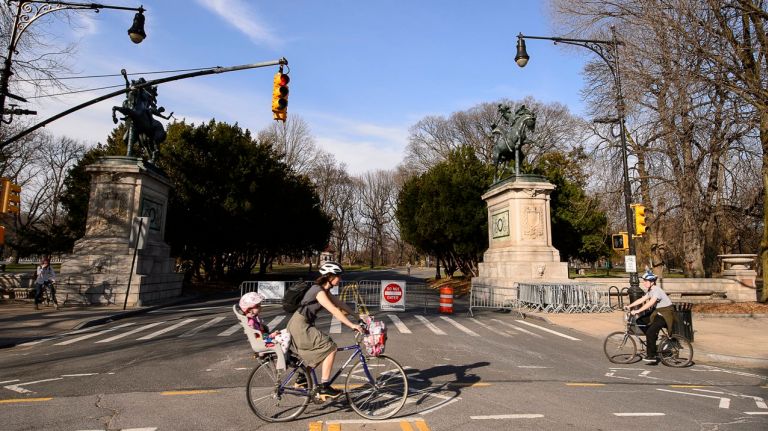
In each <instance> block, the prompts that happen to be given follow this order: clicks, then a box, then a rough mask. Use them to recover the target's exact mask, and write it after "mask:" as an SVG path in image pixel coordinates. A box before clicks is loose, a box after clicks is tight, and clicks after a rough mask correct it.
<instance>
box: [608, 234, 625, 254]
mask: <svg viewBox="0 0 768 431" xmlns="http://www.w3.org/2000/svg"><path fill="white" fill-rule="evenodd" d="M611 248H613V249H614V250H629V237H628V236H627V233H626V232H619V233H615V234H613V235H611Z"/></svg>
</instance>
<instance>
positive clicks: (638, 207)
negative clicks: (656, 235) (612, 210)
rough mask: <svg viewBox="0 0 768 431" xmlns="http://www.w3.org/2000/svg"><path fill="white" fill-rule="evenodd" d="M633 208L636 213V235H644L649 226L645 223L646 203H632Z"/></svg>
mask: <svg viewBox="0 0 768 431" xmlns="http://www.w3.org/2000/svg"><path fill="white" fill-rule="evenodd" d="M631 206H632V210H633V212H634V214H635V236H643V234H644V233H645V231H647V230H648V227H647V226H646V225H645V205H642V204H632V205H631Z"/></svg>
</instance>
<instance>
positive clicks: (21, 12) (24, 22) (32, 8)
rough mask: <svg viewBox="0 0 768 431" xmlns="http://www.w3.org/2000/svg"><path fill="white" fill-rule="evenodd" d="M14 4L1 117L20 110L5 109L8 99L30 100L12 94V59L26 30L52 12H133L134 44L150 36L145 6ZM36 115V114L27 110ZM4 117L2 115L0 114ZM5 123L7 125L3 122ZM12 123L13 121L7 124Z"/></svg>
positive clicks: (23, 0) (0, 87)
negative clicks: (104, 10) (80, 10)
mask: <svg viewBox="0 0 768 431" xmlns="http://www.w3.org/2000/svg"><path fill="white" fill-rule="evenodd" d="M7 1H8V4H9V5H10V3H11V2H16V3H18V8H17V10H16V17H15V18H14V21H13V29H12V30H11V39H10V43H9V44H8V55H6V57H5V61H4V65H3V70H2V76H0V114H2V115H5V114H13V113H16V112H17V111H12V112H7V111H6V110H5V98H6V96H7V97H10V98H12V99H16V100H19V101H22V102H26V100H25V99H24V98H23V97H21V96H17V95H14V94H11V93H9V92H8V87H9V81H10V79H11V75H12V74H13V72H12V71H11V66H12V57H13V54H14V53H16V45H17V44H18V42H19V39H20V38H21V35H22V33H24V30H26V29H27V27H29V25H30V24H32V23H33V22H34V21H35V20H36V19H38V18H40V17H41V16H43V15H46V14H48V13H51V12H56V11H59V10H63V9H90V10H95V11H96V12H99V10H101V9H117V10H132V11H136V15H135V16H134V17H133V25H132V26H131V28H130V29H129V30H128V36H130V38H131V41H133V43H141V41H142V40H144V38H145V37H147V34H146V33H145V32H144V11H145V10H146V9H144V7H143V6H139V7H138V8H133V7H124V6H108V5H102V4H98V3H70V2H63V1H46V0H7ZM28 112H33V111H27V113H28ZM0 117H1V115H0ZM3 122H6V121H5V120H3ZM7 122H10V119H9V120H8V121H7Z"/></svg>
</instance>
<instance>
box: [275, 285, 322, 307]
mask: <svg viewBox="0 0 768 431" xmlns="http://www.w3.org/2000/svg"><path fill="white" fill-rule="evenodd" d="M310 287H312V283H307V282H306V281H300V282H298V283H294V284H293V285H292V286H291V287H289V288H288V289H286V290H285V294H284V295H283V310H285V311H286V312H287V313H294V312H296V310H298V309H299V308H301V307H303V306H305V305H310V304H314V303H316V302H317V300H316V299H315V300H313V301H309V302H308V303H306V304H302V303H301V301H302V300H303V299H304V295H305V294H306V293H307V291H308V290H309V288H310Z"/></svg>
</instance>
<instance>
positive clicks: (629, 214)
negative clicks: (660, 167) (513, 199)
mask: <svg viewBox="0 0 768 431" xmlns="http://www.w3.org/2000/svg"><path fill="white" fill-rule="evenodd" d="M525 39H540V40H551V41H553V42H554V43H555V44H558V43H563V44H566V45H575V46H580V47H582V48H587V49H589V50H590V51H592V52H594V53H595V54H597V55H598V56H599V57H600V58H601V59H602V60H603V61H604V62H605V64H606V65H608V69H609V70H610V71H611V74H612V75H613V79H614V86H615V87H616V111H617V112H616V113H617V118H616V119H613V120H611V122H612V123H618V124H619V133H620V135H621V156H622V157H621V159H622V165H623V166H622V167H623V169H624V172H623V174H624V175H623V176H624V211H625V215H626V219H627V239H628V241H629V256H634V257H635V259H637V254H636V252H637V248H636V246H635V233H636V232H635V223H634V216H633V211H632V188H631V186H630V184H629V166H628V161H627V157H628V153H629V151H628V150H627V130H626V125H625V121H624V119H625V106H624V94H623V93H622V90H621V73H620V67H619V65H620V64H619V45H622V42H621V41H620V40H618V38H617V37H616V29H615V27H613V26H611V40H594V39H570V38H562V37H545V36H525V35H523V34H522V33H520V34H519V35H518V36H517V50H518V51H517V56H516V57H515V62H516V63H517V64H518V66H520V67H524V66H525V65H526V64H527V63H528V58H529V57H528V52H527V51H526V49H525ZM606 46H607V47H610V48H611V51H612V52H611V56H612V57H613V61H611V60H609V59H608V57H606V55H605V52H604V51H603V49H604V47H606ZM635 262H637V260H635ZM635 265H636V263H635ZM642 295H643V291H642V289H640V280H639V278H638V277H637V268H635V270H634V271H632V272H630V273H629V300H630V303H631V302H634V301H635V300H636V299H638V298H640V297H641V296H642Z"/></svg>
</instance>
